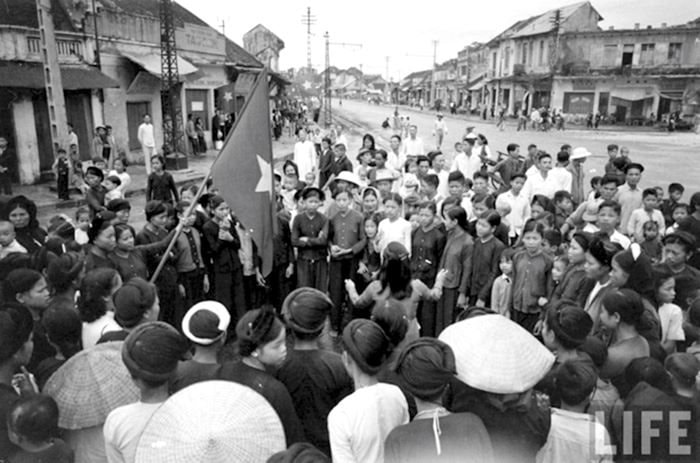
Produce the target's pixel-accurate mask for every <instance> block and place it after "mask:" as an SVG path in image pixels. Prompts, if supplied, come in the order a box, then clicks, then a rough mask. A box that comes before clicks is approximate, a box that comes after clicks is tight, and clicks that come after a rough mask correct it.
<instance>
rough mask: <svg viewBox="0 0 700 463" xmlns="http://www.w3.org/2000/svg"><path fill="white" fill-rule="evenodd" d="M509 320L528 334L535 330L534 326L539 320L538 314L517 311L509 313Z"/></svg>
mask: <svg viewBox="0 0 700 463" xmlns="http://www.w3.org/2000/svg"><path fill="white" fill-rule="evenodd" d="M510 318H511V320H513V321H514V322H515V323H517V324H518V325H520V326H522V327H523V328H525V329H526V330H528V331H529V332H530V333H532V332H533V331H534V330H535V324H537V321H538V320H539V319H540V314H539V313H525V312H519V311H517V310H511V311H510Z"/></svg>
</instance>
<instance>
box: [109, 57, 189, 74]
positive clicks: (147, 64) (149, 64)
mask: <svg viewBox="0 0 700 463" xmlns="http://www.w3.org/2000/svg"><path fill="white" fill-rule="evenodd" d="M120 53H121V54H122V56H124V57H125V58H127V59H129V60H131V61H133V62H134V63H136V64H138V65H139V66H141V67H142V68H144V69H145V70H146V71H148V72H150V73H151V74H153V75H154V76H156V77H159V78H160V76H161V64H160V54H158V53H147V54H144V55H139V54H136V53H125V52H123V51H120ZM197 71H198V69H197V68H196V67H195V66H194V65H193V64H192V63H190V62H189V61H187V60H186V59H185V58H182V57H181V56H178V57H177V72H178V74H180V75H181V76H186V75H188V74H194V73H195V72H197Z"/></svg>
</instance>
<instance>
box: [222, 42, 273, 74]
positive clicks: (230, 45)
mask: <svg viewBox="0 0 700 463" xmlns="http://www.w3.org/2000/svg"><path fill="white" fill-rule="evenodd" d="M226 61H227V62H228V63H232V64H237V65H240V66H248V67H253V68H262V67H264V65H263V64H262V63H261V62H260V61H258V60H257V59H255V57H254V56H253V55H251V54H250V53H248V52H247V51H245V50H244V49H243V47H241V46H239V45H237V44H236V43H235V42H234V41H233V40H229V39H228V38H227V39H226Z"/></svg>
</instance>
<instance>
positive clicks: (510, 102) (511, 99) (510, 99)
mask: <svg viewBox="0 0 700 463" xmlns="http://www.w3.org/2000/svg"><path fill="white" fill-rule="evenodd" d="M514 108H515V84H510V92H508V109H507V110H506V114H513V109H514Z"/></svg>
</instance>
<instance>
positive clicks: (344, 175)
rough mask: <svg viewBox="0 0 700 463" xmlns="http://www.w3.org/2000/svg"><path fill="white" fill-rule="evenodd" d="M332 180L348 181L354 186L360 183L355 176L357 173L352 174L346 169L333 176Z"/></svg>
mask: <svg viewBox="0 0 700 463" xmlns="http://www.w3.org/2000/svg"><path fill="white" fill-rule="evenodd" d="M333 181H334V182H338V181H341V182H348V183H352V184H353V185H355V186H360V183H361V182H360V179H359V178H357V175H355V174H353V173H352V172H350V171H348V170H344V171H342V172H340V173H339V174H338V175H336V176H335V178H334V179H333Z"/></svg>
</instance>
